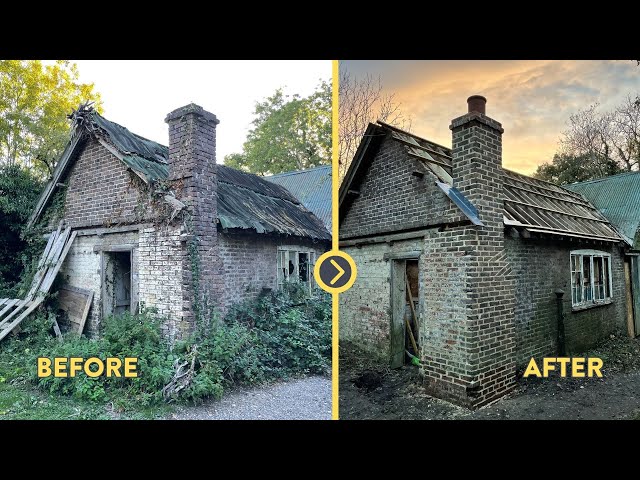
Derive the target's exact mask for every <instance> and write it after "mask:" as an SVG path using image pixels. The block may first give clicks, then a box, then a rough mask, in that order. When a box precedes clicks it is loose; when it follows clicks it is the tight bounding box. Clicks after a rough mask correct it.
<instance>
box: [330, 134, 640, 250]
mask: <svg viewBox="0 0 640 480" xmlns="http://www.w3.org/2000/svg"><path fill="white" fill-rule="evenodd" d="M385 134H386V135H388V136H389V137H390V138H392V139H393V140H394V141H396V142H398V143H400V144H402V145H404V147H405V149H406V152H407V153H408V154H409V155H410V156H411V157H413V158H416V159H418V160H420V161H422V162H423V163H424V165H425V166H426V167H427V168H429V169H430V170H431V171H432V172H433V174H434V175H435V176H436V177H437V178H438V179H439V180H440V181H441V182H442V183H443V184H448V185H450V186H451V185H452V178H451V149H449V148H447V147H443V146H442V145H438V144H435V143H433V142H430V141H429V140H426V139H424V138H422V137H418V136H417V135H414V134H412V133H409V132H406V131H404V130H401V129H399V128H396V127H393V126H391V125H388V124H386V123H384V122H378V124H377V125H374V124H370V125H369V128H368V129H367V134H366V135H365V138H364V139H363V145H366V144H365V143H364V142H367V138H366V136H367V135H368V136H377V137H381V136H382V135H385ZM358 150H359V151H360V148H359V149H358ZM359 168H366V165H364V166H362V167H359ZM504 173H505V182H504V193H505V198H504V222H505V225H509V226H514V227H522V228H526V229H528V230H529V231H532V232H537V233H549V234H555V235H566V236H576V237H585V238H593V239H599V240H605V241H613V242H618V241H621V240H623V239H622V238H621V237H620V235H619V234H618V232H617V231H616V230H615V228H614V227H613V226H612V225H611V223H610V222H609V220H608V219H607V218H606V217H605V216H604V215H602V213H600V212H599V211H598V209H597V208H596V207H594V206H593V205H592V204H591V203H589V201H587V200H585V199H584V198H583V197H581V196H580V195H578V194H576V193H575V192H572V191H569V190H567V189H566V188H563V187H559V186H557V185H554V184H552V183H549V182H544V181H542V180H537V179H534V178H531V177H528V176H526V175H522V174H520V173H516V172H512V171H510V170H507V169H504ZM362 177H363V175H362V172H347V177H345V178H351V179H355V178H362ZM348 188H350V187H349V185H343V186H342V187H341V197H340V198H341V201H342V200H343V197H344V198H346V196H345V192H346V190H347V189H348ZM636 196H639V197H640V193H636ZM461 209H462V207H461ZM463 211H464V209H463Z"/></svg>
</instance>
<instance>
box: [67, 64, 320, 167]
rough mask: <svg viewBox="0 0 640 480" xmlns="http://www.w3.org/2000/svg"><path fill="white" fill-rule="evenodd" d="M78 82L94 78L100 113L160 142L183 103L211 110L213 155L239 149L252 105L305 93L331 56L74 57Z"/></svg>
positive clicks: (220, 156) (164, 141)
mask: <svg viewBox="0 0 640 480" xmlns="http://www.w3.org/2000/svg"><path fill="white" fill-rule="evenodd" d="M74 63H76V64H77V65H78V70H79V73H80V81H81V82H83V83H94V84H95V90H96V91H98V92H99V93H100V95H101V96H102V102H103V108H104V112H103V115H104V117H105V118H107V119H109V120H111V121H114V122H116V123H119V124H120V125H123V126H125V127H127V128H128V129H129V130H130V131H132V132H133V133H136V134H138V135H141V136H143V137H146V138H148V139H150V140H154V141H156V142H158V143H161V144H162V145H167V144H168V142H169V139H168V137H169V134H168V129H167V124H166V123H165V122H164V119H165V117H166V115H167V114H168V113H169V112H171V111H173V110H175V109H176V108H178V107H182V106H184V105H187V104H188V103H191V102H193V103H196V104H198V105H200V106H201V107H203V108H204V109H205V110H208V111H210V112H212V113H214V114H215V115H216V116H217V117H218V120H220V124H219V125H218V127H217V130H216V159H217V161H218V163H222V160H223V159H224V157H225V155H228V154H230V153H235V152H241V151H242V144H243V143H244V141H245V139H246V136H247V133H248V131H249V129H250V128H251V121H252V120H253V110H254V106H255V103H256V102H257V101H262V100H264V99H265V98H266V97H268V96H270V95H271V94H273V93H274V92H275V90H276V89H277V88H280V87H283V88H284V91H285V93H287V94H294V93H298V94H300V95H302V96H307V95H309V94H311V93H312V92H313V91H314V90H315V88H316V86H317V85H318V84H319V83H320V80H321V79H322V80H327V81H329V80H331V61H330V60H321V61H318V60H314V61H292V60H289V61H271V60H268V61H267V60H261V61H244V60H243V61H218V60H203V61H187V60H177V61H168V60H161V61H150V60H143V61H137V60H125V61H116V60H76V61H74Z"/></svg>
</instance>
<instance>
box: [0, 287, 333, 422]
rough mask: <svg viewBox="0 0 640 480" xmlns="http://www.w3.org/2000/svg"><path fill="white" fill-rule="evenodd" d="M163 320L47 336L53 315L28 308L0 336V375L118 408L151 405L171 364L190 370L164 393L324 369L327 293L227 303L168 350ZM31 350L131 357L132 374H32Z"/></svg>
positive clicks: (296, 291) (199, 392)
mask: <svg viewBox="0 0 640 480" xmlns="http://www.w3.org/2000/svg"><path fill="white" fill-rule="evenodd" d="M162 321H163V319H161V318H159V317H158V315H156V314H155V313H154V312H153V311H145V312H142V313H140V314H138V315H131V314H128V313H126V314H122V315H118V316H112V317H109V318H107V319H105V320H104V322H103V329H102V332H101V337H100V338H99V339H97V340H92V339H87V338H85V337H78V336H73V335H67V336H66V337H65V339H64V341H63V342H58V340H57V339H56V338H55V337H54V336H53V335H52V324H53V316H52V315H51V314H49V315H47V314H39V315H34V316H32V317H31V318H29V319H28V320H26V321H25V322H23V324H22V326H23V330H22V332H21V333H20V334H19V335H18V336H15V337H11V338H8V339H6V340H5V341H3V342H2V343H0V377H3V378H5V379H6V380H8V381H14V382H16V381H28V382H31V383H32V384H34V385H37V386H38V387H39V388H42V389H44V390H46V391H48V392H51V393H56V394H62V395H71V396H74V397H75V398H78V399H82V400H91V401H95V402H104V401H107V400H110V401H113V402H114V404H115V405H116V406H117V407H120V408H122V409H125V410H126V409H127V408H128V407H129V406H130V405H136V406H145V405H151V404H157V403H158V402H161V401H162V400H163V399H165V398H164V396H163V387H165V386H166V385H167V384H169V382H171V381H172V379H173V378H174V374H175V373H176V367H177V366H179V365H183V366H184V367H185V368H186V369H187V370H189V367H190V366H191V365H193V369H192V371H190V373H189V375H188V376H187V377H185V378H188V382H186V383H185V384H184V385H181V388H179V389H176V391H175V392H173V393H172V394H171V395H168V397H169V399H171V400H178V401H187V402H197V401H200V400H201V399H203V398H206V397H214V398H219V397H220V396H222V394H223V392H224V391H225V390H228V389H230V388H232V387H233V386H236V385H255V384H259V383H262V382H265V381H269V380H275V379H281V378H288V377H291V376H293V375H300V374H309V373H315V374H323V373H326V372H328V370H329V365H330V357H331V302H330V297H329V296H328V295H326V294H319V295H318V296H316V297H313V298H306V297H305V295H304V294H303V292H302V291H301V290H300V288H299V287H296V286H294V287H289V288H288V289H287V290H286V291H285V292H277V293H270V294H268V295H263V296H260V297H258V298H257V299H255V300H250V301H246V302H243V303H241V304H239V305H236V306H235V307H233V308H232V309H231V310H230V312H229V313H228V315H227V316H226V318H225V319H224V321H222V320H220V319H219V318H218V317H217V316H215V315H214V316H213V318H211V319H209V321H208V322H207V325H200V326H198V328H196V330H195V331H194V333H193V334H192V335H191V336H190V338H188V339H186V340H185V341H183V342H180V343H178V344H177V345H176V346H175V348H174V349H171V348H170V345H169V344H168V342H167V341H166V340H165V338H164V337H163V335H162V333H161V324H162ZM38 357H49V358H53V357H67V358H68V357H81V358H84V359H87V358H90V357H97V358H100V359H102V360H104V359H106V358H107V357H118V358H121V359H123V358H125V357H137V358H138V377H137V378H123V377H120V378H118V377H110V378H108V377H104V376H100V377H96V378H91V377H87V376H86V375H84V373H81V374H76V376H75V377H73V378H71V377H67V378H57V377H53V376H50V377H44V378H38V377H37V358H38Z"/></svg>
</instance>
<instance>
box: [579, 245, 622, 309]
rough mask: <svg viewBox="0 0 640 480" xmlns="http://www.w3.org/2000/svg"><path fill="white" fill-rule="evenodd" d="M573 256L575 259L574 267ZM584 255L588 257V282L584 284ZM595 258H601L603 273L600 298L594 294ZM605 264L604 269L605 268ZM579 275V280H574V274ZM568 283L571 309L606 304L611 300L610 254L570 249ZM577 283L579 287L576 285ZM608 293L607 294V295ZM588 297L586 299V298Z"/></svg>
mask: <svg viewBox="0 0 640 480" xmlns="http://www.w3.org/2000/svg"><path fill="white" fill-rule="evenodd" d="M574 257H577V259H576V261H575V266H576V267H577V268H576V269H574ZM585 257H586V258H587V259H588V265H589V272H588V273H589V277H588V278H589V283H588V284H587V285H586V286H585V282H584V279H585V271H584V267H585ZM595 258H601V259H602V260H601V262H602V263H601V265H602V267H601V271H602V273H603V275H602V276H603V285H602V286H599V287H602V289H603V296H602V298H597V296H599V294H598V295H596V278H595V267H594V265H595V262H594V259H595ZM605 266H606V269H605ZM577 274H579V275H580V281H579V282H578V283H576V282H575V276H576V275H577ZM569 285H570V286H571V307H572V309H573V310H582V309H585V308H590V307H595V306H599V305H607V304H609V303H611V302H612V301H613V275H612V265H611V254H610V253H607V252H603V251H601V250H592V249H581V250H572V251H571V252H570V254H569ZM576 285H579V287H576ZM576 288H578V289H579V294H580V298H579V300H577V297H578V295H577V292H578V290H577V289H576ZM586 288H588V290H586ZM607 293H608V296H607ZM587 298H588V299H587Z"/></svg>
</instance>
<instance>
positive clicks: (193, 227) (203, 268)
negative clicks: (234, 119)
mask: <svg viewBox="0 0 640 480" xmlns="http://www.w3.org/2000/svg"><path fill="white" fill-rule="evenodd" d="M165 122H167V123H168V124H169V181H171V182H173V185H174V190H175V192H176V197H177V198H178V199H179V200H180V201H182V202H183V203H184V204H185V205H186V207H187V210H188V212H189V213H190V216H189V217H188V218H187V220H186V221H185V222H184V227H183V228H186V230H187V232H186V233H187V239H188V240H187V243H186V244H185V243H183V249H184V252H183V255H182V269H181V270H182V277H183V278H182V296H183V311H184V312H185V315H184V316H185V319H186V320H188V321H189V322H188V323H187V326H186V327H183V328H184V329H189V328H190V325H189V323H191V322H192V321H193V319H195V318H196V317H197V316H198V315H200V314H203V315H206V314H207V312H205V311H204V310H203V308H202V307H203V305H206V304H207V303H208V304H209V305H211V304H213V303H214V301H215V300H216V299H219V298H222V296H221V295H222V293H223V291H222V288H223V285H222V280H223V278H222V272H221V261H220V256H219V252H218V250H219V249H218V230H217V220H218V176H217V167H216V126H217V125H218V123H219V121H218V119H217V118H216V116H215V115H214V114H213V113H210V112H207V111H206V110H204V109H203V108H202V107H201V106H199V105H196V104H194V103H190V104H189V105H186V106H184V107H181V108H178V109H176V110H174V111H173V112H171V113H169V114H168V115H167V117H166V118H165ZM189 242H191V243H192V244H191V245H190V244H189ZM194 246H195V249H194V248H193V247H194ZM194 254H195V255H197V257H198V258H197V265H198V269H197V271H196V272H195V273H194V272H192V271H191V270H192V265H194V264H195V263H194V260H196V259H194V258H192V257H193V256H194ZM196 276H197V277H198V278H195V277H196ZM196 280H197V281H196ZM183 333H185V332H183Z"/></svg>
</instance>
